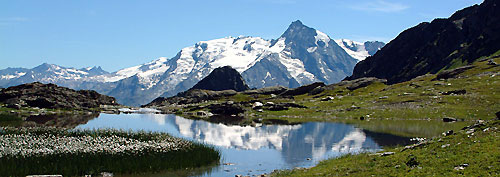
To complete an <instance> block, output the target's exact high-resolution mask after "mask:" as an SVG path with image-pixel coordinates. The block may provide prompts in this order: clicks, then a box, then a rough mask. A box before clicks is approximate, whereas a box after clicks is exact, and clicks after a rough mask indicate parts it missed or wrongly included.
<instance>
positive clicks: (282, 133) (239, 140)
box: [77, 114, 408, 176]
mask: <svg viewBox="0 0 500 177" xmlns="http://www.w3.org/2000/svg"><path fill="white" fill-rule="evenodd" d="M77 128H81V129H94V128H118V129H125V130H127V129H131V130H145V131H159V132H167V133H169V134H171V135H173V136H178V137H183V138H187V139H191V140H195V141H199V142H204V143H207V144H211V145H214V146H216V147H219V149H220V150H221V152H222V155H223V158H224V159H223V161H224V162H230V163H236V164H239V165H240V166H237V167H235V168H238V169H231V170H233V171H232V172H234V173H236V174H238V173H237V172H238V171H239V172H245V170H254V171H255V168H263V167H260V166H261V165H264V164H265V165H266V169H265V172H270V171H272V170H274V169H281V168H293V167H306V166H312V165H315V163H317V162H318V161H319V160H323V159H326V158H329V157H336V156H339V155H342V154H346V153H355V152H360V151H376V150H380V149H381V148H382V147H381V146H382V145H384V146H385V145H394V144H400V143H407V142H408V138H405V137H398V136H393V135H387V134H380V133H373V132H369V131H366V130H362V129H359V128H356V127H354V126H353V125H349V124H343V123H327V122H310V123H303V124H297V125H263V126H258V127H252V126H238V125H225V124H222V123H210V122H206V121H202V120H191V119H185V118H182V117H180V116H175V115H159V114H127V115H110V114H101V115H100V116H99V117H98V118H96V119H93V120H90V121H89V122H88V123H87V124H85V125H80V126H78V127H77ZM372 134H373V135H375V136H376V138H371V137H370V136H367V135H372ZM277 157H279V158H281V160H280V159H279V158H278V159H276V158H277ZM309 158H310V159H312V160H308V159H309ZM243 164H248V165H247V166H244V165H243ZM268 164H272V165H274V166H270V167H269V166H268ZM257 165H258V166H257ZM224 168H225V167H224ZM268 168H269V169H268ZM224 171H225V172H226V173H227V170H226V169H224ZM224 171H223V170H220V171H219V172H217V171H216V172H215V173H216V174H217V173H221V174H220V175H222V176H229V175H228V174H222V173H224ZM260 173H261V174H262V173H263V172H260ZM239 174H246V173H239ZM250 174H252V173H250ZM211 175H214V176H218V175H215V174H211ZM233 176H234V174H233Z"/></svg>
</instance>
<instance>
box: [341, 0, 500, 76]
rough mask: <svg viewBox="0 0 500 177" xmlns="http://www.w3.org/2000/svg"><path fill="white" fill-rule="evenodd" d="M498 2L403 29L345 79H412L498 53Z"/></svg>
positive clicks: (499, 21) (466, 9) (499, 42)
mask: <svg viewBox="0 0 500 177" xmlns="http://www.w3.org/2000/svg"><path fill="white" fill-rule="evenodd" d="M499 14H500V4H499V1H498V0H485V1H484V2H483V3H481V5H474V6H471V7H468V8H465V9H462V10H459V11H457V12H456V13H454V14H453V15H452V16H451V17H450V18H447V19H435V20H433V21H432V22H431V23H427V22H425V23H421V24H419V25H417V26H415V27H413V28H410V29H408V30H405V31H403V32H402V33H401V34H399V35H398V36H397V37H396V38H395V39H394V40H392V41H391V42H390V43H388V44H387V45H386V46H385V47H384V48H382V49H381V50H380V51H378V52H377V53H376V54H375V55H373V56H372V57H368V58H367V59H366V60H363V61H361V62H359V63H358V64H357V65H356V67H355V68H354V73H353V75H352V76H351V77H349V78H348V79H357V78H361V77H377V78H382V79H387V81H388V83H389V84H391V83H398V82H403V81H408V80H411V79H412V78H415V77H417V76H420V75H424V74H427V73H431V74H434V73H437V72H439V71H442V70H445V69H452V68H456V67H460V66H464V65H467V64H470V63H472V62H474V61H475V60H477V59H480V57H483V56H489V55H492V54H494V53H497V54H499V53H500V51H499V50H500V15H499Z"/></svg>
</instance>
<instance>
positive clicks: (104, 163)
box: [0, 0, 500, 177]
mask: <svg viewBox="0 0 500 177" xmlns="http://www.w3.org/2000/svg"><path fill="white" fill-rule="evenodd" d="M380 2H382V1H380ZM380 2H377V3H380ZM384 2H385V1H384ZM374 4H376V3H374ZM288 5H290V6H294V3H292V4H288ZM372 5H373V4H372ZM283 6H285V5H283ZM390 7H392V8H394V7H398V8H399V10H398V12H399V11H406V10H411V9H409V8H408V7H405V6H390ZM351 9H352V10H363V8H360V7H351ZM364 10H366V7H365V9H364ZM396 10H397V9H396ZM499 11H500V5H499V4H498V1H496V0H484V1H482V3H480V4H475V5H472V6H469V7H466V8H464V9H461V10H458V11H456V12H455V13H454V14H452V15H451V16H450V17H448V18H436V19H434V20H432V21H430V22H422V23H420V24H417V25H415V26H413V27H411V28H408V29H406V30H404V31H402V32H401V33H399V35H397V36H396V37H395V38H393V39H392V40H390V42H388V43H387V44H385V43H384V42H379V41H376V40H370V41H363V42H358V41H354V40H350V39H345V38H344V39H332V38H331V36H330V35H328V34H326V33H324V32H322V31H319V30H317V29H315V28H312V27H309V26H307V25H305V24H304V23H303V22H302V21H300V20H295V21H293V22H292V23H291V24H289V25H288V27H287V28H286V30H285V31H284V32H283V33H282V34H281V35H280V36H279V37H271V39H264V38H262V37H251V36H239V37H231V36H230V37H222V38H216V39H214V38H211V40H206V41H199V40H196V41H199V42H193V43H194V44H193V43H192V44H193V45H191V46H189V47H185V48H182V49H180V50H178V52H177V54H176V55H175V56H173V57H170V58H169V57H158V58H157V59H156V60H153V61H150V62H146V63H144V64H140V65H136V66H132V67H128V68H125V69H120V70H118V71H114V72H108V71H105V70H103V69H102V68H101V67H98V66H95V67H86V68H80V69H78V68H73V67H63V66H59V65H56V64H48V63H43V64H41V65H39V66H36V67H34V68H31V69H28V68H10V67H9V68H6V69H3V70H0V176H27V175H35V176H36V175H53V174H55V175H64V176H86V175H93V176H203V177H205V176H207V177H208V176H236V177H243V176H460V175H464V176H498V175H500V174H499V173H500V161H498V159H500V148H499V147H500V141H499V138H498V132H499V131H498V129H499V128H500V94H499V92H500V45H499V44H500V33H498V31H500V18H499V16H498V15H497V14H499V13H498V12H499ZM398 12H390V11H384V12H381V11H380V9H376V10H375V11H372V12H370V13H373V14H377V13H388V14H389V13H391V14H397V13H398ZM297 13H299V12H297ZM94 15H96V14H94ZM365 15H366V14H365ZM212 17H213V16H212ZM353 18H354V16H353ZM374 18H375V16H374ZM401 18H402V17H401ZM18 20H19V19H18ZM372 20H373V19H372ZM6 21H8V20H3V21H2V18H0V30H2V24H3V22H6ZM308 21H309V19H308ZM312 21H314V20H312ZM322 23H326V22H322ZM365 23H368V22H365ZM241 24H243V23H241ZM4 26H5V25H4ZM320 26H321V25H320ZM380 26H384V25H380ZM285 27H286V26H285ZM338 27H339V28H342V26H338ZM322 28H323V27H322ZM204 30H205V29H204ZM351 30H352V31H356V30H355V29H351ZM374 30H375V29H374ZM208 31H209V30H208ZM274 31H276V30H274ZM200 33H202V32H201V31H200ZM257 34H258V33H257ZM144 35H145V36H146V34H144ZM224 36H228V35H224ZM353 36H354V35H353ZM351 37H352V36H351ZM186 38H187V37H186ZM172 42H174V41H172ZM177 42H180V41H177ZM115 62H122V61H115Z"/></svg>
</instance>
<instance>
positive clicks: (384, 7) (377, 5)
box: [350, 0, 409, 12]
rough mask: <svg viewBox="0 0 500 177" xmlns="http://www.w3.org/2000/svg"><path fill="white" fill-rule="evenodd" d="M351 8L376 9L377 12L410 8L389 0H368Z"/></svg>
mask: <svg viewBox="0 0 500 177" xmlns="http://www.w3.org/2000/svg"><path fill="white" fill-rule="evenodd" d="M350 8H351V9H354V10H361V11H376V12H400V11H403V10H406V9H408V8H409V6H407V5H404V4H401V3H396V2H388V1H384V0H376V1H368V2H363V3H358V4H355V5H352V6H350Z"/></svg>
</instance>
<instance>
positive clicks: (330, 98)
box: [321, 96, 335, 101]
mask: <svg viewBox="0 0 500 177" xmlns="http://www.w3.org/2000/svg"><path fill="white" fill-rule="evenodd" d="M334 99H335V97H333V96H327V97H325V98H322V99H321V101H330V100H334Z"/></svg>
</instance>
